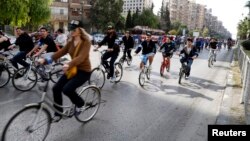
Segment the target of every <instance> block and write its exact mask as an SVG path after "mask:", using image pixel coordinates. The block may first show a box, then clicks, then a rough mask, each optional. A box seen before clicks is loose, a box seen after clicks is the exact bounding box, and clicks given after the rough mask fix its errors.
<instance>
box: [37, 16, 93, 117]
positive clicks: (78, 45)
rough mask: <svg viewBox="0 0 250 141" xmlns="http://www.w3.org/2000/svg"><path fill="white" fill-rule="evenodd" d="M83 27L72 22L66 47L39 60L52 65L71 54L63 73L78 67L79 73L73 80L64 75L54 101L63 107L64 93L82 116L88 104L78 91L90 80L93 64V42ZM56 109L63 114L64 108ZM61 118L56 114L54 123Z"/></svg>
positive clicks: (54, 89)
mask: <svg viewBox="0 0 250 141" xmlns="http://www.w3.org/2000/svg"><path fill="white" fill-rule="evenodd" d="M82 27H83V24H82V22H80V21H75V20H73V21H71V23H70V28H69V29H70V30H71V38H70V39H69V41H68V42H67V44H66V46H65V47H63V48H62V49H61V50H59V51H58V52H56V53H55V54H53V55H52V56H47V57H46V58H44V59H40V60H39V62H40V63H41V64H43V63H52V61H55V60H57V59H58V58H60V57H62V56H63V55H65V54H67V53H69V54H70V56H71V57H72V60H71V61H70V62H69V63H67V64H64V66H63V71H64V72H65V73H66V72H68V71H69V70H70V69H71V68H73V67H77V73H76V75H75V76H73V77H72V78H67V76H66V75H65V74H64V75H63V76H62V77H61V78H60V79H59V80H58V82H57V83H56V84H55V85H54V87H53V96H54V101H55V102H56V103H57V104H59V105H62V103H63V100H62V92H63V93H64V94H65V95H67V96H68V97H69V99H70V100H71V101H72V103H74V104H75V105H76V114H80V113H81V112H82V111H83V110H84V107H85V106H84V105H87V103H86V104H85V102H84V100H83V99H82V98H81V97H80V96H78V94H77V93H76V89H77V88H78V87H80V86H81V85H83V84H84V83H85V82H86V81H87V80H89V78H90V75H91V64H90V59H89V52H90V48H91V41H90V39H89V35H88V33H87V32H86V31H85V30H84V29H83V28H82ZM75 51H76V53H75ZM74 54H76V55H74ZM54 107H55V108H56V109H57V110H59V111H60V112H63V109H62V108H60V107H58V106H56V105H54ZM61 118H62V116H61V115H60V114H58V113H55V117H54V118H53V121H54V122H58V121H60V120H61Z"/></svg>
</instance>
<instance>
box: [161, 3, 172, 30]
mask: <svg viewBox="0 0 250 141" xmlns="http://www.w3.org/2000/svg"><path fill="white" fill-rule="evenodd" d="M169 15H170V13H169V10H168V6H166V7H165V8H164V7H163V1H162V6H161V11H160V16H161V28H162V29H163V30H165V31H166V32H168V31H169V30H170V28H171V21H170V17H169Z"/></svg>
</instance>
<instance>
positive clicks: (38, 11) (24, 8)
mask: <svg viewBox="0 0 250 141" xmlns="http://www.w3.org/2000/svg"><path fill="white" fill-rule="evenodd" d="M51 2H52V0H1V1H0V19H1V23H0V24H5V25H10V24H11V25H13V26H24V25H27V24H36V25H38V24H42V23H44V22H45V21H48V20H49V18H50V8H49V6H50V4H51Z"/></svg>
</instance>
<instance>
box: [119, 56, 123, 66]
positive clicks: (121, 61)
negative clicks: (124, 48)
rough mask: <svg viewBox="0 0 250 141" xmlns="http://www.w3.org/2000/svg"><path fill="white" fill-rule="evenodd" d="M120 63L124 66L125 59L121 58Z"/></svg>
mask: <svg viewBox="0 0 250 141" xmlns="http://www.w3.org/2000/svg"><path fill="white" fill-rule="evenodd" d="M119 63H121V64H122V65H123V63H124V59H123V57H121V58H120V60H119Z"/></svg>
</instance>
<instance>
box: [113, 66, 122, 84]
mask: <svg viewBox="0 0 250 141" xmlns="http://www.w3.org/2000/svg"><path fill="white" fill-rule="evenodd" d="M114 70H115V83H118V82H120V81H121V79H122V75H123V68H122V65H121V63H115V69H114Z"/></svg>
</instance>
